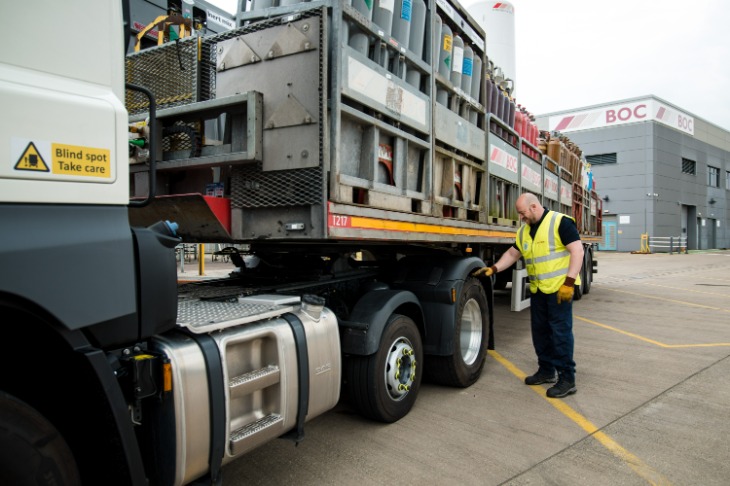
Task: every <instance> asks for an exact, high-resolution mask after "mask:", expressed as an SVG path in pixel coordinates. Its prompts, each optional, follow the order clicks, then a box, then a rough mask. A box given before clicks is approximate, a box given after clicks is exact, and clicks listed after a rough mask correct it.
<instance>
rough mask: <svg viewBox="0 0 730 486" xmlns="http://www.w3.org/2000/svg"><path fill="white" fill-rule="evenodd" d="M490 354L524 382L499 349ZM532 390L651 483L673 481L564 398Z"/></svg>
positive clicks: (523, 375) (658, 483)
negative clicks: (548, 395) (618, 441)
mask: <svg viewBox="0 0 730 486" xmlns="http://www.w3.org/2000/svg"><path fill="white" fill-rule="evenodd" d="M489 355H490V356H492V357H493V358H494V359H496V360H497V362H499V364H501V365H502V366H504V367H505V368H507V370H508V371H509V372H510V373H512V374H513V375H515V376H516V377H517V378H519V379H520V381H522V382H524V381H525V377H526V376H527V375H526V374H525V373H524V372H523V371H522V370H520V369H519V368H518V367H517V366H515V365H514V364H512V363H511V362H510V361H509V360H507V359H506V358H504V357H503V356H502V355H501V354H499V353H498V352H497V351H494V350H490V351H489ZM530 388H532V390H533V391H534V392H535V393H537V394H538V395H540V396H541V397H542V398H544V399H545V400H546V401H547V402H548V403H549V404H550V405H552V406H553V407H555V408H556V409H557V410H558V411H559V412H561V413H562V414H563V415H565V416H566V417H568V418H569V419H570V420H572V421H573V422H575V423H576V424H578V426H580V428H582V429H583V430H585V431H586V432H587V433H588V434H589V435H590V436H592V437H593V438H594V439H596V440H597V441H598V442H599V443H600V444H601V445H602V446H603V447H605V448H606V449H608V450H609V452H611V453H612V454H613V455H614V456H616V457H618V458H619V459H621V460H622V461H624V462H625V463H626V464H627V465H628V466H629V467H630V468H631V469H632V470H633V471H634V472H635V473H636V474H638V475H639V476H641V477H642V478H643V479H645V480H646V482H648V483H649V484H652V485H663V486H668V485H670V484H671V483H670V482H669V480H668V479H667V478H665V477H664V476H662V475H661V474H659V473H658V472H656V471H655V470H653V469H652V468H650V467H649V466H647V465H646V464H644V462H643V461H642V460H641V459H639V458H638V457H636V456H635V455H633V454H632V453H630V452H629V451H627V450H626V449H624V448H623V447H621V445H619V444H618V443H617V442H616V441H615V440H613V439H612V438H611V437H609V436H608V435H607V434H606V433H604V432H601V431H600V430H599V429H598V427H596V426H595V425H593V423H592V422H591V421H590V420H588V419H587V418H585V417H584V416H583V415H581V414H580V413H578V412H576V411H575V410H573V408H572V407H570V406H569V405H567V404H566V403H565V402H564V401H562V400H557V399H554V398H548V397H547V396H546V395H545V388H543V387H541V386H531V387H530Z"/></svg>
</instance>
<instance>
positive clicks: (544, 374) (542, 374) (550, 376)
mask: <svg viewBox="0 0 730 486" xmlns="http://www.w3.org/2000/svg"><path fill="white" fill-rule="evenodd" d="M556 381H558V380H557V378H555V372H554V371H553V372H552V373H550V372H549V371H541V370H537V373H535V374H534V375H532V376H528V377H527V378H525V385H542V384H543V383H555V382H556Z"/></svg>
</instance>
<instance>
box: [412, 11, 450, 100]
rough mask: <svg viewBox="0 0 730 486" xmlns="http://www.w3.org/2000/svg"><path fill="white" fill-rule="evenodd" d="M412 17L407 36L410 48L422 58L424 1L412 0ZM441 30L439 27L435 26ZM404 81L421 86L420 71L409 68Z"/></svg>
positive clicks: (424, 29)
mask: <svg viewBox="0 0 730 486" xmlns="http://www.w3.org/2000/svg"><path fill="white" fill-rule="evenodd" d="M411 9H412V12H413V18H412V21H411V35H410V38H409V42H408V43H409V46H410V50H411V51H412V52H413V54H415V55H416V57H417V58H419V59H423V39H424V37H425V34H426V2H425V1H424V0H413V5H412V7H411ZM437 28H438V29H439V30H438V31H437V32H440V31H441V28H440V27H437ZM406 81H407V82H408V84H410V85H411V86H415V87H416V88H420V87H421V73H420V72H418V70H416V69H410V70H409V71H408V72H407V73H406Z"/></svg>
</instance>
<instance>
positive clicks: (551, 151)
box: [547, 138, 562, 165]
mask: <svg viewBox="0 0 730 486" xmlns="http://www.w3.org/2000/svg"><path fill="white" fill-rule="evenodd" d="M561 145H562V143H561V142H560V140H558V139H557V138H551V139H550V141H549V142H548V147H547V153H548V157H550V158H551V159H553V160H554V161H555V162H556V163H557V164H558V165H560V146H561Z"/></svg>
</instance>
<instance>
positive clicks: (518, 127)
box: [515, 105, 525, 138]
mask: <svg viewBox="0 0 730 486" xmlns="http://www.w3.org/2000/svg"><path fill="white" fill-rule="evenodd" d="M523 124H524V120H523V119H522V107H521V106H520V105H517V109H516V110H515V131H516V132H517V134H518V135H519V136H520V137H522V138H524V137H525V136H524V135H523V132H522V129H523Z"/></svg>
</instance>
